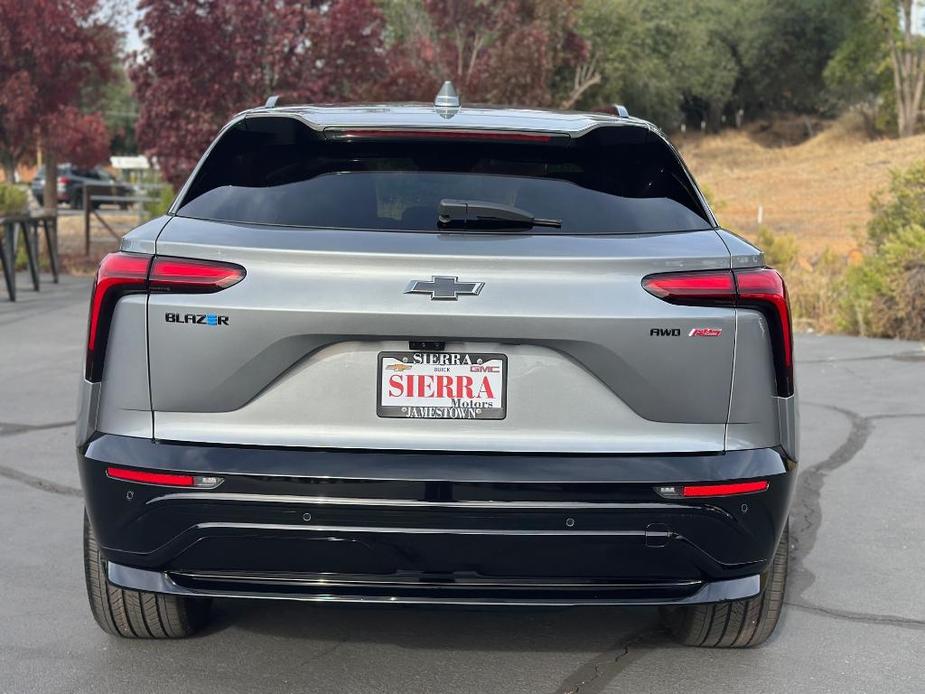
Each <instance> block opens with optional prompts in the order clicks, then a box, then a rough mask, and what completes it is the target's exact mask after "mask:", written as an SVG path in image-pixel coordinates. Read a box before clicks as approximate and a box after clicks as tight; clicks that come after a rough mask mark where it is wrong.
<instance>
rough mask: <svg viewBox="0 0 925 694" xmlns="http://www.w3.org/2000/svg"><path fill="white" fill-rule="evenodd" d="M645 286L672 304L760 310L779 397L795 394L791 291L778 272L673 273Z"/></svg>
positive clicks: (646, 279) (653, 277) (651, 279)
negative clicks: (769, 335) (764, 324)
mask: <svg viewBox="0 0 925 694" xmlns="http://www.w3.org/2000/svg"><path fill="white" fill-rule="evenodd" d="M642 286H643V288H644V289H645V290H646V291H647V292H649V293H650V294H652V295H653V296H657V297H658V298H659V299H661V300H662V301H667V302H668V303H671V304H678V305H681V306H735V307H738V308H745V309H753V310H756V311H760V312H761V313H762V314H763V315H764V317H765V319H766V320H767V322H768V328H769V330H770V333H771V349H772V354H773V357H774V374H775V379H776V385H777V394H778V395H779V396H781V397H789V396H791V395H793V385H794V384H793V326H792V323H791V319H790V303H789V300H788V298H787V288H786V286H785V285H784V280H783V278H782V277H781V276H780V274H779V273H778V272H777V270H772V269H771V268H766V267H759V268H748V269H744V270H706V271H696V272H669V273H664V274H659V275H649V276H648V277H644V278H643V280H642ZM691 335H692V336H693V335H694V333H691Z"/></svg>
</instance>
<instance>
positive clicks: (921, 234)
mask: <svg viewBox="0 0 925 694" xmlns="http://www.w3.org/2000/svg"><path fill="white" fill-rule="evenodd" d="M871 236H872V237H873V234H872V235H871ZM878 238H882V241H881V243H880V246H879V247H878V248H876V250H875V252H873V253H872V254H871V255H869V256H868V257H866V258H865V259H864V261H863V262H862V263H861V264H860V265H858V266H856V267H853V268H850V269H849V270H848V273H847V277H846V282H845V299H844V310H843V315H844V321H843V327H845V328H846V329H848V330H849V331H851V332H856V333H858V334H860V335H870V336H873V337H898V338H902V339H907V340H920V339H925V226H922V225H917V224H913V225H910V226H907V227H904V228H902V229H899V230H898V231H892V230H891V231H890V232H889V234H888V235H886V236H883V237H878ZM872 240H873V238H872Z"/></svg>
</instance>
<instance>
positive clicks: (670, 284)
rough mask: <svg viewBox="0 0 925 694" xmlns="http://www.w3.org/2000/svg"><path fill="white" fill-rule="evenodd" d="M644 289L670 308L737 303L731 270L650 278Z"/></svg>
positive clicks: (682, 273) (647, 278)
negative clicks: (668, 304) (672, 306)
mask: <svg viewBox="0 0 925 694" xmlns="http://www.w3.org/2000/svg"><path fill="white" fill-rule="evenodd" d="M642 286H643V287H644V288H645V290H646V291H647V292H649V294H652V295H654V296H657V297H658V298H659V299H662V300H664V301H667V302H668V303H670V304H682V305H685V306H716V305H720V306H734V305H735V301H736V285H735V279H734V278H733V277H732V272H731V271H729V270H719V271H709V272H670V273H666V274H663V275H649V276H648V277H646V278H644V279H643V280H642Z"/></svg>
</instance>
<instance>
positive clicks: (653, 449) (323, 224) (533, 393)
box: [78, 105, 797, 646]
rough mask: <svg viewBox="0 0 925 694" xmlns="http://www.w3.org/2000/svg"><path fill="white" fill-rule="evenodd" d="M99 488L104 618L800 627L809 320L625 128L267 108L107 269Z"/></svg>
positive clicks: (98, 363) (750, 630) (96, 459)
mask: <svg viewBox="0 0 925 694" xmlns="http://www.w3.org/2000/svg"><path fill="white" fill-rule="evenodd" d="M88 332H89V334H88V352H87V365H86V372H85V374H84V381H83V386H82V397H81V414H80V423H79V427H78V429H79V431H78V457H79V461H80V467H81V475H82V480H83V485H84V490H85V494H86V500H87V511H88V515H87V519H86V522H85V557H86V572H87V585H88V590H89V593H90V602H91V607H92V608H93V612H94V615H95V617H96V618H97V621H98V622H99V623H100V625H101V626H102V627H103V628H104V629H106V630H107V631H110V632H111V633H117V634H121V635H123V636H130V637H131V636H135V637H152V636H153V637H170V636H184V635H188V634H190V633H192V632H193V631H195V630H196V629H197V628H198V627H199V626H200V625H201V624H202V623H203V621H204V620H205V618H206V614H207V609H208V601H209V599H210V598H214V597H255V596H256V597H276V598H284V599H300V600H325V601H332V600H340V601H353V602H374V603H375V602H405V603H439V602H443V603H452V604H492V605H494V604H497V605H505V604H525V605H579V604H601V605H603V604H621V605H624V604H627V605H631V604H640V605H661V606H663V607H664V614H665V618H666V620H667V622H668V624H669V626H671V628H672V629H673V630H674V632H675V633H676V634H677V635H678V637H679V638H680V639H681V640H682V641H684V642H685V643H690V644H697V645H708V646H747V645H754V644H757V643H760V642H761V641H763V640H764V639H765V638H767V636H768V635H769V634H770V633H771V631H772V630H773V628H774V625H775V624H776V621H777V617H778V614H779V611H780V607H781V603H782V599H783V580H784V576H785V572H786V561H787V547H788V544H787V510H788V507H789V502H790V497H791V494H792V490H793V485H794V481H795V474H796V470H795V468H796V462H795V461H796V457H797V450H796V423H797V414H796V399H795V395H794V383H793V363H792V344H791V328H790V317H789V309H788V306H787V298H786V292H785V289H784V286H783V282H782V281H781V279H780V276H779V275H778V274H777V273H776V272H775V271H774V270H771V269H769V268H766V267H764V265H763V259H762V256H761V254H760V252H759V251H758V250H757V249H755V248H754V247H752V246H751V245H749V244H747V243H746V242H744V241H743V240H741V239H739V238H738V237H736V236H734V235H732V234H730V233H728V232H726V231H724V230H722V229H719V228H718V227H717V225H716V222H715V220H714V218H713V216H712V214H711V212H710V210H709V208H708V206H707V205H706V203H705V202H704V200H703V198H702V196H701V195H700V193H699V191H698V190H697V188H696V185H695V184H694V182H693V180H692V178H691V177H690V175H689V174H688V172H687V171H686V169H685V167H684V166H683V164H682V162H681V161H680V159H679V157H678V155H677V153H676V152H675V150H674V149H673V148H672V147H671V146H670V145H669V144H668V143H667V141H666V140H665V139H664V137H663V136H662V135H661V134H660V133H659V132H658V131H657V130H655V129H654V128H653V127H652V126H651V125H649V124H648V123H645V122H643V121H639V120H636V119H631V118H625V117H610V116H604V115H594V114H575V113H569V114H562V113H549V112H542V111H526V110H510V109H507V110H505V109H488V108H484V109H477V108H471V109H470V108H463V109H459V110H458V111H457V110H452V111H450V112H447V110H446V109H434V108H431V107H428V106H417V105H401V106H389V105H376V106H369V107H290V108H263V109H255V110H253V111H248V112H245V113H244V114H241V115H239V116H238V117H236V118H235V119H234V120H233V121H232V122H231V123H230V124H229V125H228V126H226V128H225V129H224V130H223V131H222V133H220V135H219V137H218V138H217V139H216V142H215V143H214V144H213V145H212V147H211V148H210V150H209V151H208V152H207V153H206V155H205V157H204V158H203V160H202V161H201V163H200V165H199V167H198V168H197V170H196V171H195V172H194V174H193V175H192V177H191V178H190V180H189V182H188V183H187V185H186V186H185V187H184V188H183V189H182V190H181V192H180V194H179V195H178V198H177V201H176V202H175V203H174V206H173V208H172V209H171V212H170V214H168V215H167V216H165V217H162V218H159V219H156V220H153V221H151V222H148V223H147V224H145V225H143V226H141V227H139V228H138V229H136V230H135V231H134V232H133V233H132V234H130V235H129V236H127V237H126V238H125V240H124V241H123V245H122V250H121V251H120V252H119V253H115V254H112V255H110V256H108V257H107V258H106V259H104V261H103V263H102V265H101V268H100V271H99V274H98V277H97V283H96V286H95V289H94V296H93V300H92V304H91V315H90V327H89V331H88Z"/></svg>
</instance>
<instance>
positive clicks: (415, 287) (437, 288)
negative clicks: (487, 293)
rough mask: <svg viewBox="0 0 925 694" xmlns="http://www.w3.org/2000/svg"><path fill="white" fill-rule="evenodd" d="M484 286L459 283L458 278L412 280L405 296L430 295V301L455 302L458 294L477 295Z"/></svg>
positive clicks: (437, 277) (478, 283)
mask: <svg viewBox="0 0 925 694" xmlns="http://www.w3.org/2000/svg"><path fill="white" fill-rule="evenodd" d="M484 286H485V283H484V282H460V281H459V278H458V277H443V276H435V277H432V278H431V279H430V281H429V282H427V281H424V280H412V281H411V282H409V283H408V287H407V288H406V289H405V294H430V298H431V300H432V301H437V300H447V301H456V300H457V299H458V298H459V295H460V294H473V295H474V294H478V293H479V292H480V291H482V287H484Z"/></svg>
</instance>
